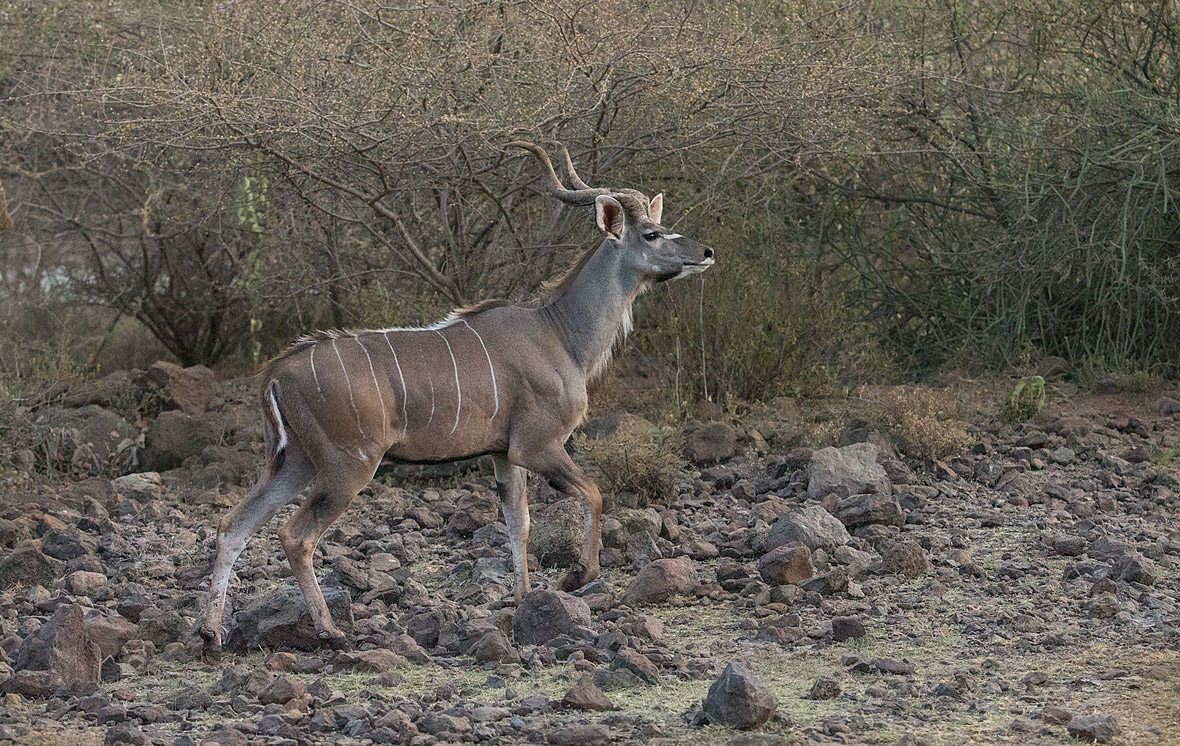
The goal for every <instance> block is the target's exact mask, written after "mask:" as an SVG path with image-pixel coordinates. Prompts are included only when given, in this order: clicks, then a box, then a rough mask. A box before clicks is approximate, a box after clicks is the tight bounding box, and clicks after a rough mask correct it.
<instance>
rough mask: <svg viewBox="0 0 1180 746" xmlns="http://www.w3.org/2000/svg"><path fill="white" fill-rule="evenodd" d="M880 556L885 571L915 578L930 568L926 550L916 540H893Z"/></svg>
mask: <svg viewBox="0 0 1180 746" xmlns="http://www.w3.org/2000/svg"><path fill="white" fill-rule="evenodd" d="M882 556H883V558H884V562H883V563H882V564H883V566H884V568H885V572H892V573H896V574H898V575H905V576H907V577H911V578H916V577H919V576H922V575H925V574H926V573H927V571H929V570H930V561H929V560H928V559H927V558H926V550H925V549H923V548H922V545H921V544H919V543H918V542H916V541H895V542H893V543H892V544H890V545H889V547H888V548H886V549H885V552H884V554H883V555H882Z"/></svg>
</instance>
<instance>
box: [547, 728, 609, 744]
mask: <svg viewBox="0 0 1180 746" xmlns="http://www.w3.org/2000/svg"><path fill="white" fill-rule="evenodd" d="M549 743H551V744H553V746H601V744H607V743H610V728H608V727H607V726H605V725H602V724H600V723H593V724H581V723H579V724H576V725H567V726H566V727H564V728H558V729H557V730H554V731H553V732H551V733H550V734H549Z"/></svg>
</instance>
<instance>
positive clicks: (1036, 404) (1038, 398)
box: [1004, 376, 1045, 422]
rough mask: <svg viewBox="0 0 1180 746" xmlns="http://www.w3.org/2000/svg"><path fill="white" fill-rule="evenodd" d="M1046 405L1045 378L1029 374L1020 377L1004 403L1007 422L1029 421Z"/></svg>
mask: <svg viewBox="0 0 1180 746" xmlns="http://www.w3.org/2000/svg"><path fill="white" fill-rule="evenodd" d="M1044 405H1045V379H1044V378H1041V377H1040V376H1027V377H1025V378H1022V379H1020V380H1019V381H1018V382H1017V383H1016V386H1015V387H1014V388H1013V389H1012V395H1011V396H1009V397H1008V401H1007V403H1005V405H1004V421H1005V422H1027V421H1028V420H1031V419H1032V418H1033V417H1036V416H1037V413H1038V412H1040V411H1041V407H1043V406H1044Z"/></svg>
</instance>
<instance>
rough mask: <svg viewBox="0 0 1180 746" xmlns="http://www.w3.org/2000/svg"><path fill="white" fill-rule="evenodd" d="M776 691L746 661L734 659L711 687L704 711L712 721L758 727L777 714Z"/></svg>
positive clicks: (742, 726)
mask: <svg viewBox="0 0 1180 746" xmlns="http://www.w3.org/2000/svg"><path fill="white" fill-rule="evenodd" d="M777 707H778V700H777V699H775V696H774V692H772V691H770V689H768V688H766V686H765V685H764V684H762V682H760V681H758V679H756V678H754V675H753V674H752V673H750V670H749V669H748V668H746V664H744V663H737V662H734V663H730V664H729V665H728V666H726V667H725V670H724V671H722V673H721V677H720V678H718V679H717V681H715V682H713V685H712V686H711V687H709V694H708V695H707V696H706V697H705V704H704V713H705V717H706V718H708V720H709V722H710V723H715V724H717V725H725V726H729V727H730V728H737V729H739V730H745V729H747V728H757V727H758V726H759V725H762V724H763V723H765V722H766V721H767V720H769V719H770V717H771V716H772V715H774V711H775V709H776V708H777Z"/></svg>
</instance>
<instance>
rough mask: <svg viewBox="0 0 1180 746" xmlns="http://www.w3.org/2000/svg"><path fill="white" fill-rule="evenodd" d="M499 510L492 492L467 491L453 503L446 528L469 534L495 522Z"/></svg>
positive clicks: (464, 534) (463, 534) (497, 502)
mask: <svg viewBox="0 0 1180 746" xmlns="http://www.w3.org/2000/svg"><path fill="white" fill-rule="evenodd" d="M499 511H500V501H499V500H498V499H497V498H496V497H495V496H494V495H492V493H490V492H475V493H467V494H465V495H463V496H462V497H460V498H459V501H458V502H457V503H456V504H455V512H454V513H452V514H451V518H450V520H448V521H447V528H448V529H450V530H451V531H453V532H455V533H457V534H459V535H460V536H471V535H472V534H474V533H475V532H476V531H478V530H479V529H481V528H483V527H484V526H487V525H488V524H490V523H495V522H496V516H497V515H499ZM579 548H580V547H579Z"/></svg>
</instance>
